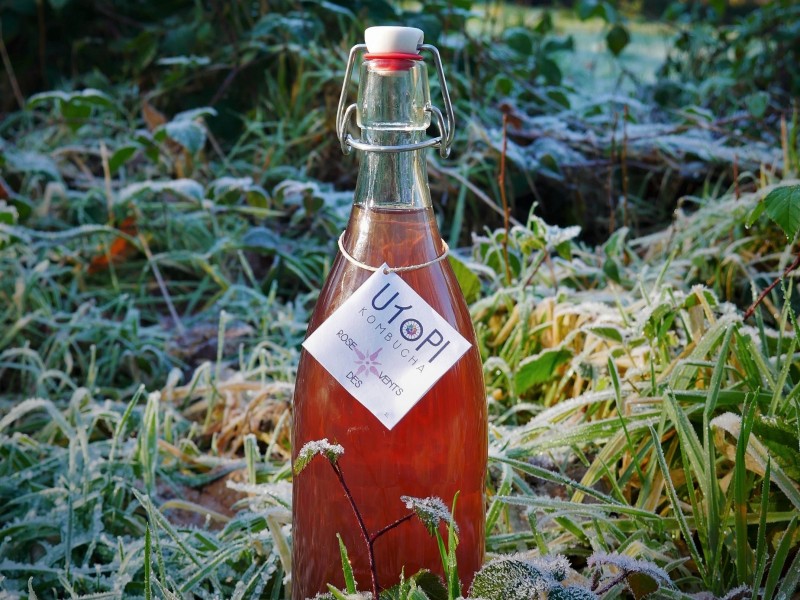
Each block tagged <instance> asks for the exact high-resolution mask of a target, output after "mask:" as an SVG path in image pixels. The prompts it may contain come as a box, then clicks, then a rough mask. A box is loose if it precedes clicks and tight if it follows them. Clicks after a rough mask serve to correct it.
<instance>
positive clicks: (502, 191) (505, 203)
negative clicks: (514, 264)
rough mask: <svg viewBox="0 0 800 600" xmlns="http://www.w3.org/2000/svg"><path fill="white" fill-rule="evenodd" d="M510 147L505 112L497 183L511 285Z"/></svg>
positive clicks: (504, 258) (507, 281) (505, 256)
mask: <svg viewBox="0 0 800 600" xmlns="http://www.w3.org/2000/svg"><path fill="white" fill-rule="evenodd" d="M507 149H508V113H503V150H502V152H501V153H500V174H499V175H498V176H497V184H498V186H499V187H500V199H501V200H502V201H503V227H504V228H505V230H506V234H505V237H503V261H504V262H505V263H506V283H507V284H508V285H511V265H510V264H509V262H508V236H509V223H508V221H509V217H510V211H509V208H508V198H506V150H507Z"/></svg>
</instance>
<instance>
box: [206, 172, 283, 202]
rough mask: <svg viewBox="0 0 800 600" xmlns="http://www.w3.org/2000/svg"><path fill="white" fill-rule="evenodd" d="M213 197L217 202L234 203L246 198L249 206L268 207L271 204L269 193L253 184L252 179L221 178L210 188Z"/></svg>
mask: <svg viewBox="0 0 800 600" xmlns="http://www.w3.org/2000/svg"><path fill="white" fill-rule="evenodd" d="M209 188H210V191H211V197H212V198H214V200H215V201H216V202H223V203H224V202H232V201H233V200H234V199H236V198H238V197H240V196H244V197H245V198H247V201H248V203H249V204H252V205H256V206H261V207H266V205H267V203H268V202H269V194H268V193H267V191H266V190H265V189H264V188H263V187H261V186H260V185H257V184H255V183H253V178H252V177H220V178H219V179H216V180H214V181H213V182H212V183H211V185H210V186H209Z"/></svg>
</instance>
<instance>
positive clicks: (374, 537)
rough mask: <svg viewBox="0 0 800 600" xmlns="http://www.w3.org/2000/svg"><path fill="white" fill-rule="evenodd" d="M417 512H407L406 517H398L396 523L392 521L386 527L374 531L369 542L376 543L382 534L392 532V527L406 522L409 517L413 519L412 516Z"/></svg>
mask: <svg viewBox="0 0 800 600" xmlns="http://www.w3.org/2000/svg"><path fill="white" fill-rule="evenodd" d="M415 514H416V513H413V512H410V513H408V514H407V515H406V516H405V517H400V518H399V519H397V521H395V522H394V523H390V524H389V525H387V526H386V527H384V528H383V529H381V530H380V531H377V532H375V533H373V534H372V536H371V537H370V538H369V543H370V544H374V543H375V540H377V539H378V538H379V537H381V536H382V535H383V534H384V533H388V532H390V531H391V530H392V529H394V528H395V527H397V526H398V525H402V524H403V523H405V522H406V521H408V520H409V519H412V518H413V517H414V515H415Z"/></svg>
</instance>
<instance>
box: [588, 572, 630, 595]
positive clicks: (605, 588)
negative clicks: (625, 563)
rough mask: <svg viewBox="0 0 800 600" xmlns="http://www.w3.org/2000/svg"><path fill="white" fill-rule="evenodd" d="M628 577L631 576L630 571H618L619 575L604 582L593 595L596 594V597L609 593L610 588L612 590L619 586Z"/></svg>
mask: <svg viewBox="0 0 800 600" xmlns="http://www.w3.org/2000/svg"><path fill="white" fill-rule="evenodd" d="M628 575H631V572H630V571H627V570H623V571H620V572H619V573H617V574H616V575H614V577H612V578H611V579H609V580H608V581H606V582H605V583H604V584H603V585H602V586H601V587H600V588H598V589H596V590H595V592H594V593H595V594H597V595H598V596H602V595H603V594H605V593H606V592H608V591H610V590H611V588H613V587H614V586H615V585H619V584H620V583H622V582H623V581H624V580H625V578H626V577H627V576H628Z"/></svg>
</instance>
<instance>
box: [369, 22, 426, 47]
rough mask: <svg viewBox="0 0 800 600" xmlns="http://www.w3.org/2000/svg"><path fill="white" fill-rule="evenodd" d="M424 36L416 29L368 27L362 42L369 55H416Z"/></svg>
mask: <svg viewBox="0 0 800 600" xmlns="http://www.w3.org/2000/svg"><path fill="white" fill-rule="evenodd" d="M424 35H425V34H424V33H423V32H422V30H421V29H417V28H416V27H394V26H382V27H369V28H367V30H366V31H365V32H364V41H365V42H366V44H367V52H369V53H370V54H387V53H389V52H403V53H405V54H417V48H418V47H419V46H420V45H421V44H422V39H423V37H424Z"/></svg>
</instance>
